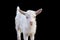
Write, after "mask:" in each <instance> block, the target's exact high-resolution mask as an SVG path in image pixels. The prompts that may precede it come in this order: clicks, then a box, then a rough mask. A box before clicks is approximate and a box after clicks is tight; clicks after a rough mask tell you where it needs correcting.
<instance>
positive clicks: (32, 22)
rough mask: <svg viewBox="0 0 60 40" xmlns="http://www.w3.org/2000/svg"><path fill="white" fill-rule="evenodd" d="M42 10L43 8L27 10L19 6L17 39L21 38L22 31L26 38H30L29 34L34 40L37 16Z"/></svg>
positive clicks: (26, 39)
mask: <svg viewBox="0 0 60 40" xmlns="http://www.w3.org/2000/svg"><path fill="white" fill-rule="evenodd" d="M41 12H42V8H41V9H39V10H37V11H33V10H27V11H26V12H25V11H22V10H21V9H20V8H19V7H17V12H16V17H15V26H16V27H15V28H16V31H17V40H21V33H23V37H24V40H28V36H30V39H31V40H34V35H35V33H36V16H37V15H38V14H40V13H41Z"/></svg>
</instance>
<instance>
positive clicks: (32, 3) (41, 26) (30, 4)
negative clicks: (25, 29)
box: [5, 0, 49, 40]
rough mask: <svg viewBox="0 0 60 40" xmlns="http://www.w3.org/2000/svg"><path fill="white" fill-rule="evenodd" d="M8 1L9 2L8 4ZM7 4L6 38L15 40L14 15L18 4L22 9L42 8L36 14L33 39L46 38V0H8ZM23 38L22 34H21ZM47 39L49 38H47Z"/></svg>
mask: <svg viewBox="0 0 60 40" xmlns="http://www.w3.org/2000/svg"><path fill="white" fill-rule="evenodd" d="M8 3H9V4H8ZM8 3H6V4H7V6H6V8H7V11H6V12H7V19H8V20H7V21H8V24H7V26H6V29H7V35H8V36H7V35H6V34H5V35H6V36H7V37H6V38H7V39H8V40H17V35H16V30H15V16H16V8H17V6H19V7H20V8H21V9H22V10H24V11H26V10H35V11H36V10H38V9H40V8H42V9H43V11H42V13H41V14H39V15H38V16H36V21H37V30H36V35H35V40H47V39H48V35H49V34H48V31H47V30H48V22H49V21H48V15H49V14H48V0H14V1H12V0H10V1H8ZM22 39H23V35H22ZM48 40H49V39H48Z"/></svg>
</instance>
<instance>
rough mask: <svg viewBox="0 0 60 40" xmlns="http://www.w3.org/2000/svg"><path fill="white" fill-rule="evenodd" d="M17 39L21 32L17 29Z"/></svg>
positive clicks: (19, 39) (19, 38)
mask: <svg viewBox="0 0 60 40" xmlns="http://www.w3.org/2000/svg"><path fill="white" fill-rule="evenodd" d="M17 40H21V32H20V31H19V30H17Z"/></svg>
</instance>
